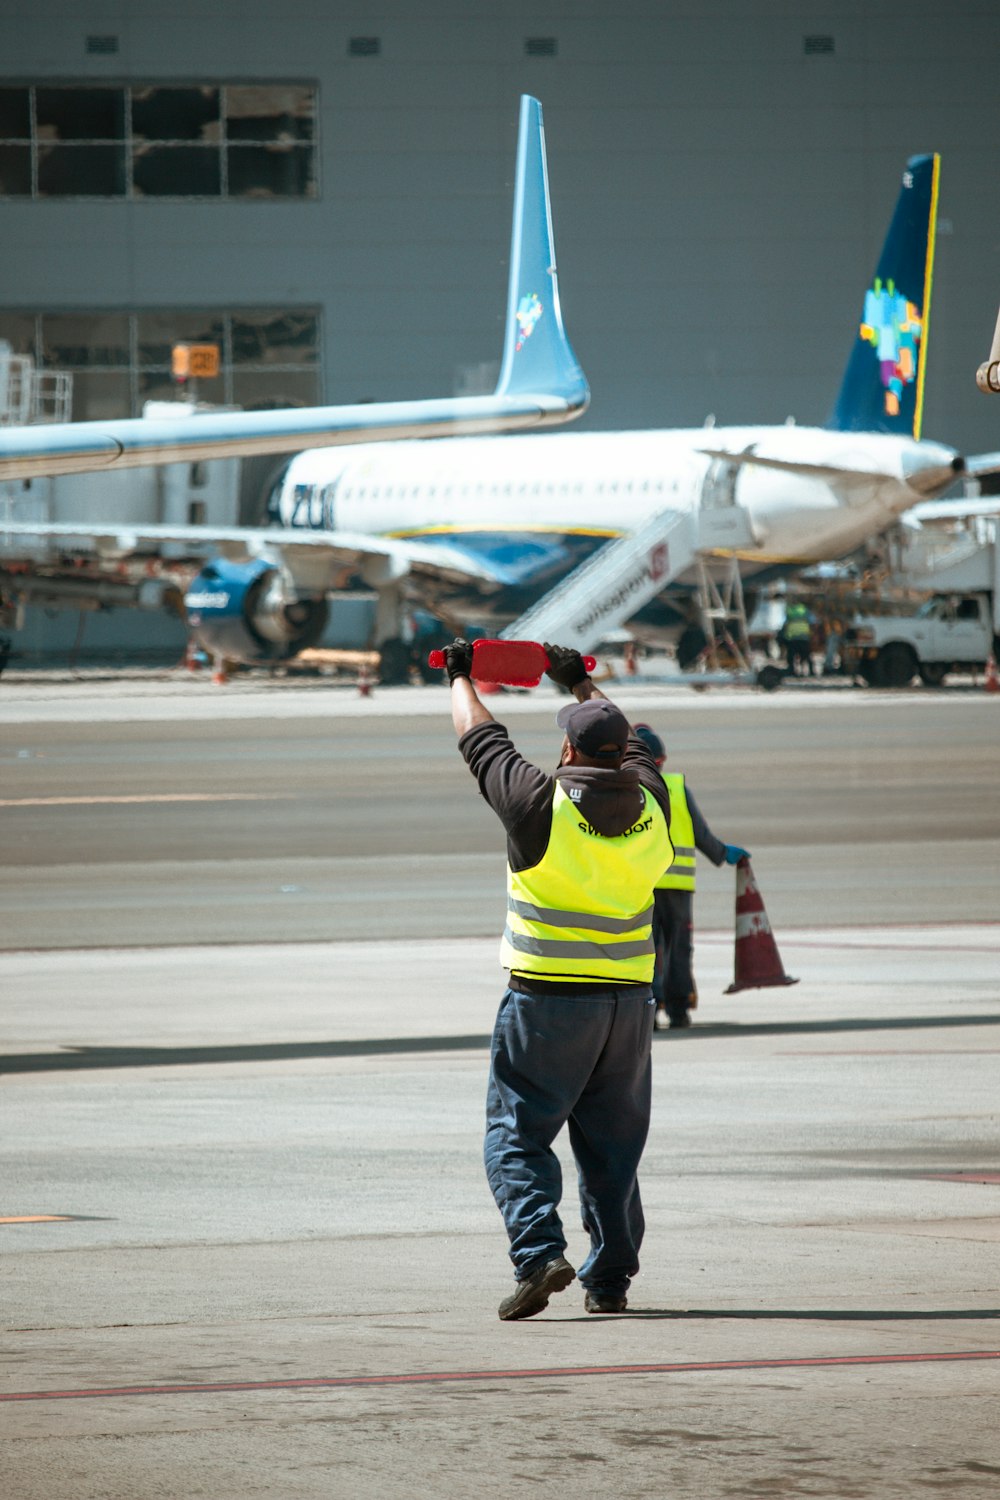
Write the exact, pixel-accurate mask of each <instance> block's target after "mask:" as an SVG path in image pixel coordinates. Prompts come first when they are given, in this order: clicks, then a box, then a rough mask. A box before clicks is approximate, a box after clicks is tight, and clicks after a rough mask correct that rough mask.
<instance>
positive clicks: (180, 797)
mask: <svg viewBox="0 0 1000 1500" xmlns="http://www.w3.org/2000/svg"><path fill="white" fill-rule="evenodd" d="M292 795H293V794H292V793H291V792H150V793H149V794H148V795H147V794H136V795H134V796H123V797H4V798H0V807H90V806H91V805H93V804H95V803H116V804H117V803H125V802H130V803H131V802H140V803H141V802H279V801H286V800H287V799H288V798H289V797H291V796H292Z"/></svg>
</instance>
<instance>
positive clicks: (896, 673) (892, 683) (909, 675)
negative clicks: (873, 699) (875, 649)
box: [875, 641, 917, 688]
mask: <svg viewBox="0 0 1000 1500" xmlns="http://www.w3.org/2000/svg"><path fill="white" fill-rule="evenodd" d="M876 669H877V670H876V676H875V682H876V685H877V686H878V687H886V688H904V687H908V686H909V684H910V683H911V682H912V681H913V676H914V673H915V672H916V670H917V658H916V655H915V654H914V652H913V651H912V650H911V648H910V647H909V646H905V645H904V644H903V642H902V641H893V642H892V643H891V644H890V645H888V646H883V647H882V650H881V651H880V652H879V654H878V658H877V660H876Z"/></svg>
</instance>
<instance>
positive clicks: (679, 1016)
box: [670, 1010, 691, 1031]
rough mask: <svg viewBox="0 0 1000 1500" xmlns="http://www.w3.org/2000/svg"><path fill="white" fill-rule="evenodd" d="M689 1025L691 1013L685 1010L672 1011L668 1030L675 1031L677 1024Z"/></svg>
mask: <svg viewBox="0 0 1000 1500" xmlns="http://www.w3.org/2000/svg"><path fill="white" fill-rule="evenodd" d="M690 1025H691V1013H690V1011H686V1010H677V1011H674V1012H673V1014H672V1015H671V1017H670V1030H671V1031H676V1030H677V1028H678V1027H679V1026H690Z"/></svg>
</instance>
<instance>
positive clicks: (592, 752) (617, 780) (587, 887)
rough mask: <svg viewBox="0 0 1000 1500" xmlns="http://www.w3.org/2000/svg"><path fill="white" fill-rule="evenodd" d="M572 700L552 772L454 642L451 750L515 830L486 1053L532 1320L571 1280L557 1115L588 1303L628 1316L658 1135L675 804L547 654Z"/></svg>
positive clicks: (580, 681)
mask: <svg viewBox="0 0 1000 1500" xmlns="http://www.w3.org/2000/svg"><path fill="white" fill-rule="evenodd" d="M545 649H546V651H547V653H548V657H549V669H548V675H549V677H551V678H552V680H553V681H554V682H557V683H559V684H560V685H561V686H563V687H567V688H569V689H570V690H571V691H572V692H573V694H574V696H575V698H576V699H577V702H576V703H575V704H567V705H566V707H565V708H563V709H562V710H561V711H560V713H559V714H558V716H557V722H558V724H559V726H560V728H561V729H562V730H563V731H564V734H565V738H564V739H563V743H562V748H561V752H560V757H559V767H558V769H557V770H556V772H555V775H550V774H548V773H547V772H545V771H543V770H541V769H540V768H539V767H538V766H534V765H532V764H531V763H530V762H529V761H527V760H525V759H524V758H523V757H522V756H521V755H520V754H519V753H518V752H517V750H516V749H515V748H514V746H513V744H512V743H511V741H510V739H509V737H508V734H507V731H506V729H505V728H504V726H503V725H502V724H498V723H497V722H496V720H495V719H494V718H493V716H492V714H491V713H490V712H489V710H488V709H487V708H486V707H485V705H484V704H483V703H482V702H481V701H480V699H479V697H478V695H477V693H476V690H475V688H474V686H473V684H472V682H471V680H470V674H471V671H472V647H471V646H470V645H469V644H468V642H467V641H463V640H456V641H455V642H454V644H453V645H451V646H447V647H445V651H444V656H445V664H446V670H447V672H448V678H449V681H450V683H451V706H452V720H453V723H454V726H455V731H456V733H457V735H458V746H459V749H460V751H461V753H462V755H463V756H464V757H465V760H466V762H467V763H468V766H469V769H470V770H471V771H472V773H473V775H474V776H475V777H476V780H477V781H478V783H479V789H480V792H481V793H482V795H483V797H484V798H485V799H486V801H487V802H488V803H489V805H490V807H491V808H492V809H493V811H494V812H495V813H496V814H497V816H498V817H499V818H500V821H501V822H502V823H503V825H504V828H505V829H506V830H507V927H506V931H505V932H504V936H503V942H502V946H501V962H502V963H503V965H504V967H505V968H506V969H509V970H510V979H509V983H508V988H507V990H506V992H505V993H504V995H503V998H502V999H501V1001H500V1009H499V1012H498V1015H497V1021H496V1026H495V1029H494V1033H493V1043H492V1048H491V1056H490V1078H489V1089H488V1094H487V1103H486V1140H485V1149H484V1155H485V1161H486V1175H487V1178H488V1180H489V1184H490V1188H491V1189H492V1192H493V1196H494V1198H495V1199H496V1203H497V1207H498V1208H499V1209H500V1212H501V1214H502V1215H503V1220H504V1224H505V1226H506V1229H507V1235H508V1238H509V1240H510V1258H511V1260H512V1262H513V1264H514V1276H515V1279H516V1282H517V1286H516V1288H515V1290H514V1291H513V1292H512V1293H511V1295H510V1296H509V1297H505V1298H504V1300H503V1301H502V1302H501V1303H500V1308H499V1312H500V1317H501V1318H502V1319H504V1320H506V1321H513V1320H516V1319H519V1318H530V1317H533V1316H534V1314H535V1313H539V1312H541V1311H542V1309H543V1308H544V1307H546V1306H547V1304H548V1301H549V1297H550V1296H551V1295H552V1294H553V1293H554V1292H561V1291H563V1290H564V1289H565V1288H566V1287H567V1286H568V1285H569V1284H570V1282H571V1281H572V1280H573V1279H574V1277H575V1276H576V1272H575V1271H574V1269H573V1267H572V1266H571V1265H570V1263H569V1261H567V1260H566V1258H565V1255H564V1253H563V1252H564V1251H565V1249H566V1236H565V1234H564V1233H563V1226H562V1223H561V1221H560V1218H559V1212H558V1207H559V1200H560V1197H561V1195H562V1175H561V1171H560V1166H559V1159H558V1157H557V1156H556V1154H555V1152H554V1151H553V1150H552V1142H553V1141H554V1140H555V1138H556V1136H557V1135H558V1133H559V1131H560V1130H561V1129H562V1127H563V1125H566V1124H568V1126H569V1138H570V1144H571V1146H572V1149H573V1155H574V1156H575V1158H576V1162H577V1167H578V1171H579V1189H580V1206H581V1210H582V1215H583V1225H584V1229H585V1230H586V1231H587V1233H588V1234H589V1236H590V1253H589V1255H588V1256H587V1258H586V1260H585V1261H584V1263H583V1265H582V1266H581V1267H580V1273H579V1277H580V1282H581V1284H582V1286H583V1288H584V1292H585V1296H584V1307H585V1308H586V1310H587V1312H591V1313H617V1312H624V1310H625V1307H626V1298H627V1292H628V1289H629V1285H630V1282H631V1279H632V1277H633V1276H635V1274H636V1272H637V1271H638V1269H639V1247H640V1244H641V1242H642V1236H643V1229H644V1227H645V1225H644V1219H643V1213H642V1202H641V1200H640V1197H639V1183H638V1180H637V1175H636V1174H637V1170H638V1166H639V1159H640V1157H641V1156H642V1151H643V1147H644V1146H645V1143H646V1135H647V1132H648V1130H649V1103H650V1071H651V1070H650V1043H651V1039H652V1032H653V996H652V990H651V988H650V982H651V980H652V977H653V957H654V950H653V935H652V916H653V882H654V881H655V880H658V879H659V878H660V876H661V875H662V873H663V870H664V869H665V868H666V867H667V865H669V863H670V860H671V858H672V854H673V850H672V847H671V844H670V836H669V821H670V801H669V797H668V794H667V790H666V787H665V786H664V783H663V780H662V777H661V776H660V775H659V773H658V771H657V769H656V766H655V764H654V763H653V758H652V756H651V755H650V753H649V751H648V750H647V749H646V747H645V745H643V743H642V741H641V740H639V739H636V738H635V737H634V736H631V735H630V732H629V726H628V722H627V720H626V718H625V716H624V714H622V713H621V711H620V710H619V709H617V708H616V707H615V706H614V704H613V703H611V702H609V701H608V699H607V698H605V697H604V695H603V694H602V693H601V692H600V691H599V690H598V689H597V688H596V687H595V686H594V684H593V683H592V682H591V680H590V678H589V677H588V675H587V672H586V668H585V667H584V665H583V658H582V657H581V656H580V654H579V653H578V652H576V651H573V650H570V649H568V648H565V647H560V646H550V645H546V647H545Z"/></svg>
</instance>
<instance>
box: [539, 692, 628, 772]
mask: <svg viewBox="0 0 1000 1500" xmlns="http://www.w3.org/2000/svg"><path fill="white" fill-rule="evenodd" d="M556 723H557V724H558V725H559V728H560V729H564V730H565V731H566V738H567V739H568V740H569V742H570V744H571V745H572V746H573V747H574V749H576V750H582V751H583V753H584V755H589V756H592V757H593V759H594V760H617V759H618V758H619V757H620V756H621V755H623V754H624V752H625V746H626V745H627V744H628V720H627V719H626V717H625V715H624V714H623V713H622V711H621V709H620V708H616V707H615V705H614V704H613V703H611V702H610V701H609V700H608V699H607V698H588V699H587V701H586V703H567V705H566V707H565V708H561V709H560V710H559V712H558V713H557V714H556Z"/></svg>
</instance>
